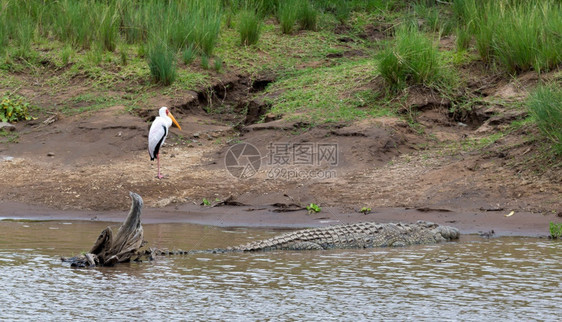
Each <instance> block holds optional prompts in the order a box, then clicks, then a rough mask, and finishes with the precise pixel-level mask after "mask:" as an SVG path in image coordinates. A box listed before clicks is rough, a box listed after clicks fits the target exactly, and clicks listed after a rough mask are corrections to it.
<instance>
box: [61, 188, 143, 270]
mask: <svg viewBox="0 0 562 322" xmlns="http://www.w3.org/2000/svg"><path fill="white" fill-rule="evenodd" d="M129 195H130V196H131V199H132V204H131V210H130V211H129V214H128V215H127V218H126V219H125V221H124V222H123V224H122V225H121V227H119V230H118V231H117V234H115V235H113V231H112V230H111V227H107V228H105V229H104V230H103V231H102V232H101V234H100V235H99V237H98V239H97V240H96V242H95V243H94V246H93V247H92V249H90V251H89V252H87V253H86V254H82V255H78V256H75V257H71V258H61V259H62V261H63V262H69V263H70V265H71V266H72V267H94V266H113V265H115V264H117V263H124V262H130V261H131V260H136V259H139V258H140V256H141V252H140V251H139V249H140V248H141V247H142V246H144V244H145V243H146V242H145V241H144V239H143V229H142V225H141V219H140V216H141V209H142V205H143V202H142V198H141V196H139V195H138V194H136V193H134V192H129Z"/></svg>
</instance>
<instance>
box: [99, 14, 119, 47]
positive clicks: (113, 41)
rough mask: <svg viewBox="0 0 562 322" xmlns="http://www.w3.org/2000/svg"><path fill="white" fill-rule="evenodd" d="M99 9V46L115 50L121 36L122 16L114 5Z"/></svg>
mask: <svg viewBox="0 0 562 322" xmlns="http://www.w3.org/2000/svg"><path fill="white" fill-rule="evenodd" d="M99 11H100V13H99V17H98V20H99V27H98V29H97V32H98V35H97V41H98V46H99V47H100V48H103V49H105V50H107V51H115V48H116V47H117V40H118V38H119V25H120V24H121V19H120V16H119V15H118V13H117V12H116V10H115V7H114V6H112V5H109V6H107V7H103V8H101V9H100V10H99Z"/></svg>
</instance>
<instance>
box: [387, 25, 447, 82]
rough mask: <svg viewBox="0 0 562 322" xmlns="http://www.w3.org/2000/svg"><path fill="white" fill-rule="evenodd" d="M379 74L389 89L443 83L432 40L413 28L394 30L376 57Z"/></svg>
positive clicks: (437, 56) (437, 52)
mask: <svg viewBox="0 0 562 322" xmlns="http://www.w3.org/2000/svg"><path fill="white" fill-rule="evenodd" d="M378 67H379V72H380V75H381V76H382V78H383V79H384V80H385V82H386V84H388V86H389V87H390V88H392V89H402V88H404V87H406V86H410V85H417V84H423V85H426V86H429V87H433V86H437V84H439V83H440V82H443V81H444V78H443V76H444V74H443V71H442V62H441V60H440V57H439V51H438V49H437V47H436V46H435V45H434V44H433V41H432V40H431V39H429V38H428V37H427V36H425V35H424V34H422V33H421V32H420V31H418V30H417V28H415V27H402V28H399V29H398V30H397V31H396V35H395V38H394V40H393V42H392V43H391V44H390V45H389V46H388V47H387V48H386V49H384V50H383V51H382V53H381V54H380V55H379V64H378Z"/></svg>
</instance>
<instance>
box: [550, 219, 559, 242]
mask: <svg viewBox="0 0 562 322" xmlns="http://www.w3.org/2000/svg"><path fill="white" fill-rule="evenodd" d="M548 228H549V231H550V237H551V238H553V239H556V238H562V222H561V223H554V222H550V224H549V227H548Z"/></svg>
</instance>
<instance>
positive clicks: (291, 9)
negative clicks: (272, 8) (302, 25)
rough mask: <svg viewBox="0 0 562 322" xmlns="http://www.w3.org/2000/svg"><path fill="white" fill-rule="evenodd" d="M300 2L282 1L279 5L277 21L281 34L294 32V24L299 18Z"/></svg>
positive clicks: (296, 0) (293, 0)
mask: <svg viewBox="0 0 562 322" xmlns="http://www.w3.org/2000/svg"><path fill="white" fill-rule="evenodd" d="M300 5H301V0H284V1H281V2H280V3H279V8H278V10H277V19H278V20H279V25H280V26H281V32H282V33H284V34H292V33H293V32H294V31H295V24H296V22H297V20H298V18H299V12H300Z"/></svg>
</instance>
